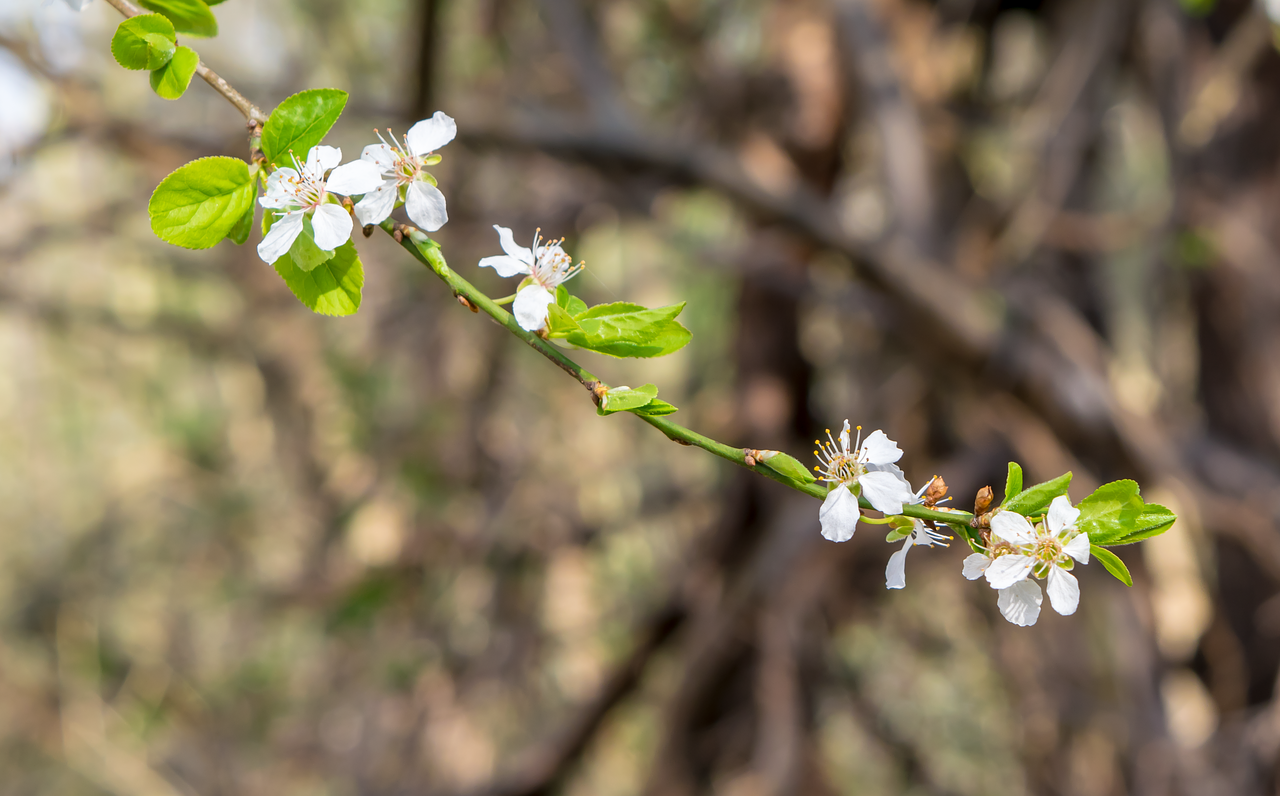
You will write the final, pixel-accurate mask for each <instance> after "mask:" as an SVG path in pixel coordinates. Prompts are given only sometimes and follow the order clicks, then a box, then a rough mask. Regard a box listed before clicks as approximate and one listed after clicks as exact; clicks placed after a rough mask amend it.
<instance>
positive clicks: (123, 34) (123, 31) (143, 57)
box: [111, 14, 178, 71]
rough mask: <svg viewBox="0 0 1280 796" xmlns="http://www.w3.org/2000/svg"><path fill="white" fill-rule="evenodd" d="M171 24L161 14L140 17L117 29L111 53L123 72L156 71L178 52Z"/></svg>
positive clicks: (128, 20) (121, 24)
mask: <svg viewBox="0 0 1280 796" xmlns="http://www.w3.org/2000/svg"><path fill="white" fill-rule="evenodd" d="M177 40H178V36H177V34H176V33H175V32H174V30H173V23H172V22H170V21H169V20H168V19H165V18H164V17H163V16H162V15H160V14H139V15H138V16H136V17H130V18H129V19H126V20H125V21H124V22H121V23H120V26H119V27H118V28H116V33H115V35H114V36H112V37H111V54H112V55H113V56H115V59H116V63H118V64H120V65H121V66H123V67H124V68H125V69H146V70H148V71H150V70H153V69H159V68H160V67H162V66H164V65H165V64H167V63H169V59H170V58H172V57H173V53H174V51H175V50H176V49H177V44H176V42H177Z"/></svg>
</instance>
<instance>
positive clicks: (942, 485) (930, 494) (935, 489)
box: [924, 475, 947, 507]
mask: <svg viewBox="0 0 1280 796" xmlns="http://www.w3.org/2000/svg"><path fill="white" fill-rule="evenodd" d="M946 496H947V482H946V481H943V480H942V476H940V475H935V476H934V477H933V480H932V481H930V482H929V488H928V489H926V490H925V491H924V504H925V505H926V506H930V507H932V506H933V505H935V504H936V503H937V502H938V501H939V500H942V499H943V498H944V497H946Z"/></svg>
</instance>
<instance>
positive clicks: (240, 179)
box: [147, 157, 254, 249]
mask: <svg viewBox="0 0 1280 796" xmlns="http://www.w3.org/2000/svg"><path fill="white" fill-rule="evenodd" d="M253 198H254V183H253V179H252V178H251V177H250V176H249V167H248V165H247V164H246V163H245V162H244V161H243V160H237V159H236V158H227V157H212V158H200V159H199V160H193V161H192V162H190V163H188V164H187V165H185V166H183V167H181V168H179V169H178V170H177V171H174V172H173V173H172V174H170V175H169V176H168V177H165V178H164V180H163V181H161V183H160V184H159V185H158V186H156V190H155V192H154V193H152V194H151V200H150V201H149V202H148V203H147V213H148V215H150V216H151V230H152V231H153V232H155V233H156V236H157V237H158V238H160V240H163V241H167V242H169V243H172V244H174V245H175V246H182V247H184V248H187V249H207V248H209V247H210V246H212V245H214V244H215V243H217V242H218V241H220V240H222V239H223V238H225V237H226V236H227V235H228V234H229V233H230V232H231V230H232V229H233V228H234V227H235V226H236V224H238V223H239V222H240V220H241V219H242V218H243V216H244V214H245V213H246V212H249V211H251V210H252V209H253Z"/></svg>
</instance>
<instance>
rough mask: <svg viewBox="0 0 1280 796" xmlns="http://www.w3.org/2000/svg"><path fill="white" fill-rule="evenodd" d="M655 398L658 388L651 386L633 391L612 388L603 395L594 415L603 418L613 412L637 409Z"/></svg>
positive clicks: (623, 388)
mask: <svg viewBox="0 0 1280 796" xmlns="http://www.w3.org/2000/svg"><path fill="white" fill-rule="evenodd" d="M657 397H658V388H657V387H656V386H654V385H652V384H645V385H643V386H640V387H637V388H635V389H634V390H633V389H631V388H630V387H614V388H612V389H610V390H609V391H608V392H606V393H605V394H604V397H603V398H602V399H601V401H600V406H599V407H598V408H597V409H596V413H597V414H599V415H600V416H602V417H603V416H604V415H611V414H613V413H614V412H625V411H627V410H629V409H639V408H640V407H642V406H644V405H645V404H647V403H649V402H650V401H652V400H653V399H654V398H657Z"/></svg>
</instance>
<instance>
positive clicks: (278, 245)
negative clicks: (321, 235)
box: [258, 213, 302, 263]
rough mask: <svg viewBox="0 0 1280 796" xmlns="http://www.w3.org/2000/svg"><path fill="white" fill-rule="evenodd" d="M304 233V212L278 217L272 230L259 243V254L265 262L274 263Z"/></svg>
mask: <svg viewBox="0 0 1280 796" xmlns="http://www.w3.org/2000/svg"><path fill="white" fill-rule="evenodd" d="M301 233H302V213H290V214H288V215H285V216H282V217H280V218H277V219H276V223H274V224H272V225H271V231H270V232H268V233H267V236H266V237H265V238H263V239H262V242H261V243H259V244H258V256H259V257H261V258H262V261H263V262H264V263H274V262H275V261H276V260H279V259H280V258H281V257H283V256H284V255H285V254H287V253H288V252H289V249H290V248H291V247H292V246H293V242H294V241H295V240H297V239H298V235H299V234H301Z"/></svg>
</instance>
